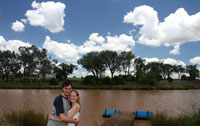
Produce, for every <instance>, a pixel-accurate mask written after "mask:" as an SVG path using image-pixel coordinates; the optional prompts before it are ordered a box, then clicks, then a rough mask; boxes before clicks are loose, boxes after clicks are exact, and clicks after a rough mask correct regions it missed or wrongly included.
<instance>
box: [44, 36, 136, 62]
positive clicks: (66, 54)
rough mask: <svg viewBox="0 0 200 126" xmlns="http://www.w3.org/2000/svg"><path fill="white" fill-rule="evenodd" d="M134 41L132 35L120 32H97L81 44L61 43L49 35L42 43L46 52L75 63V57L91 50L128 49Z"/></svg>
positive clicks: (133, 44)
mask: <svg viewBox="0 0 200 126" xmlns="http://www.w3.org/2000/svg"><path fill="white" fill-rule="evenodd" d="M134 46H135V41H134V40H133V37H132V36H127V35H125V34H122V35H120V36H106V39H105V38H104V37H103V36H99V34H98V33H92V34H91V35H90V36H89V40H87V41H85V42H84V43H83V45H80V46H77V45H74V44H72V43H69V42H67V43H61V42H57V41H53V40H51V38H50V37H49V36H46V39H45V41H44V44H43V48H45V49H47V50H48V52H50V53H53V54H54V55H55V56H57V57H58V58H60V59H63V60H65V61H67V62H73V63H75V62H76V61H77V59H79V57H80V56H81V55H83V54H86V53H88V52H91V51H102V50H113V51H117V52H121V51H130V50H132V49H133V48H134Z"/></svg>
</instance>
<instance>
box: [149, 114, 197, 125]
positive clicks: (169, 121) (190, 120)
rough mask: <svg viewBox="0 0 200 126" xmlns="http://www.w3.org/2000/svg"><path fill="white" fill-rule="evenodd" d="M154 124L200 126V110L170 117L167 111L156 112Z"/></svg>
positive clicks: (153, 119) (152, 120)
mask: <svg viewBox="0 0 200 126" xmlns="http://www.w3.org/2000/svg"><path fill="white" fill-rule="evenodd" d="M151 122H152V126H200V111H199V112H193V113H191V114H183V115H180V116H178V117H168V116H167V114H166V113H162V112H161V113H156V114H155V115H153V118H152V119H151Z"/></svg>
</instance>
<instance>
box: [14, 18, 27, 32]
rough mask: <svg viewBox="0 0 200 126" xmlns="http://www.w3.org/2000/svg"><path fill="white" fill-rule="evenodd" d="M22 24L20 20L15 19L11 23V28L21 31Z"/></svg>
mask: <svg viewBox="0 0 200 126" xmlns="http://www.w3.org/2000/svg"><path fill="white" fill-rule="evenodd" d="M24 27H25V26H24V24H23V23H22V22H20V21H16V22H13V23H12V29H13V30H14V31H16V32H23V31H24Z"/></svg>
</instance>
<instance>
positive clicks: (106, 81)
mask: <svg viewBox="0 0 200 126" xmlns="http://www.w3.org/2000/svg"><path fill="white" fill-rule="evenodd" d="M100 83H101V84H103V85H109V84H111V78H110V77H109V76H105V77H103V78H102V79H101V82H100Z"/></svg>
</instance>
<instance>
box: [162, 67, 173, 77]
mask: <svg viewBox="0 0 200 126" xmlns="http://www.w3.org/2000/svg"><path fill="white" fill-rule="evenodd" d="M173 72H174V66H173V65H171V64H163V73H164V78H166V76H167V79H168V80H169V79H170V78H171V77H170V76H171V74H172V73H173Z"/></svg>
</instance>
